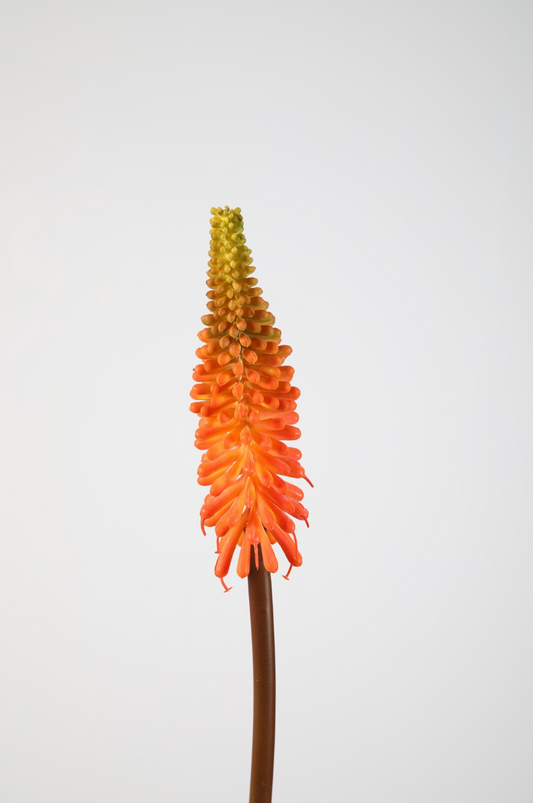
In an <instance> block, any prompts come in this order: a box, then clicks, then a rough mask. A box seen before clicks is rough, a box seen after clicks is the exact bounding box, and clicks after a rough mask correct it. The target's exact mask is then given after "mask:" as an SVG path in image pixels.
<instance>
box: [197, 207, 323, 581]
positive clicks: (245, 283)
mask: <svg viewBox="0 0 533 803" xmlns="http://www.w3.org/2000/svg"><path fill="white" fill-rule="evenodd" d="M211 214H212V215H213V217H212V218H211V246H210V250H209V257H210V259H209V262H208V265H209V270H208V272H207V276H208V279H207V282H206V284H207V286H208V288H209V291H208V293H207V297H208V299H209V300H208V303H207V308H208V310H209V314H208V315H204V317H203V318H202V323H203V324H204V326H205V327H206V328H205V329H202V331H201V332H199V333H198V337H199V338H200V340H201V341H202V343H203V345H202V346H201V347H200V348H199V349H198V350H197V351H196V356H197V357H198V358H199V359H201V360H202V362H201V364H200V365H197V366H196V368H195V369H194V372H193V379H194V380H195V381H196V382H197V383H198V384H196V385H194V387H193V389H192V391H191V396H192V398H193V399H195V400H196V401H194V402H193V404H191V407H190V409H191V412H193V413H196V414H197V415H198V416H199V418H200V422H199V427H198V429H197V430H196V440H195V446H197V448H198V449H202V450H204V454H203V455H202V460H201V463H200V466H199V468H198V482H199V484H200V485H205V486H210V491H209V493H208V494H207V496H206V497H205V500H204V504H203V506H202V509H201V511H200V518H201V527H202V532H203V533H204V534H205V527H214V528H215V533H216V537H217V553H218V559H217V562H216V566H215V574H216V576H217V577H218V578H220V580H221V581H222V585H223V586H224V589H225V590H229V589H228V588H227V586H226V583H225V582H224V577H225V576H226V575H227V573H228V571H229V568H230V564H231V561H232V559H233V556H234V554H235V550H236V548H237V546H239V547H240V553H239V559H238V561H237V574H238V575H239V577H246V576H247V575H248V574H249V572H250V561H251V560H253V561H254V563H256V564H257V561H258V546H259V544H260V545H261V552H262V556H263V562H264V565H265V568H266V569H267V570H268V571H269V572H275V571H277V569H278V561H277V558H276V555H275V553H274V550H273V548H272V545H273V544H276V543H277V544H279V546H280V547H281V549H282V551H283V552H284V554H285V556H286V558H287V560H288V561H289V564H290V568H289V572H290V570H291V569H292V567H293V566H301V564H302V556H301V555H300V553H299V551H298V545H297V541H296V535H295V524H294V521H293V519H299V520H301V521H305V523H306V524H307V525H308V522H307V518H308V515H309V514H308V512H307V510H306V509H305V507H304V506H303V505H302V504H301V501H302V499H303V491H302V490H301V489H300V488H299V487H298V486H296V485H293V484H292V483H291V482H288V481H287V480H286V479H282V477H289V478H291V479H300V478H302V479H305V480H307V482H309V484H312V483H311V481H310V480H309V478H308V477H306V475H305V471H304V469H303V467H302V465H301V464H300V459H301V456H302V455H301V452H300V451H299V450H298V449H295V448H293V447H289V446H287V445H286V444H285V443H284V441H293V440H297V439H298V438H299V437H300V430H299V429H298V428H297V427H295V426H294V424H296V423H297V422H298V414H297V413H296V412H295V411H296V399H297V398H298V397H299V395H300V391H299V390H298V388H296V387H294V386H293V385H291V379H292V377H293V374H294V369H293V368H291V367H289V366H288V365H284V362H285V360H286V358H287V357H288V356H289V354H290V353H291V352H292V349H291V348H290V346H282V345H281V343H280V341H281V332H280V330H279V329H276V328H275V327H274V323H275V318H274V316H273V315H272V313H271V312H269V311H268V303H267V302H266V301H265V300H264V299H263V296H262V294H263V291H262V290H261V288H260V287H257V279H255V278H254V277H252V273H254V271H255V267H253V266H252V257H251V253H252V252H251V251H250V249H249V248H247V247H246V238H245V236H244V234H243V221H242V215H241V210H240V209H239V208H238V207H237V208H236V209H229V208H228V207H227V206H226V207H225V208H224V209H222V208H221V207H218V208H217V209H215V208H213V209H211ZM308 526H309V525H308ZM287 576H288V574H287Z"/></svg>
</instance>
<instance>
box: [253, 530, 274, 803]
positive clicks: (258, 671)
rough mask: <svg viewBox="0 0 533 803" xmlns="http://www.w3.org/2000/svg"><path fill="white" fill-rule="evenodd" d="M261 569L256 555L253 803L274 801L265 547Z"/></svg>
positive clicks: (270, 615) (271, 640)
mask: <svg viewBox="0 0 533 803" xmlns="http://www.w3.org/2000/svg"><path fill="white" fill-rule="evenodd" d="M258 551H259V569H256V567H255V561H254V559H253V558H254V555H253V551H252V560H251V564H252V565H251V566H250V574H249V575H248V596H249V599H250V620H251V625H252V655H253V673H254V727H253V742H252V776H251V780H250V803H271V801H272V778H273V775H274V736H275V730H276V658H275V653H274V610H273V606H272V584H271V582H270V572H267V570H266V569H265V566H264V563H263V556H262V554H261V547H260V546H259V547H258Z"/></svg>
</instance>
